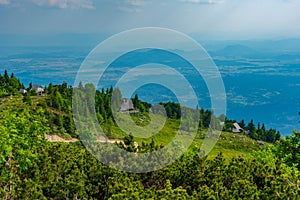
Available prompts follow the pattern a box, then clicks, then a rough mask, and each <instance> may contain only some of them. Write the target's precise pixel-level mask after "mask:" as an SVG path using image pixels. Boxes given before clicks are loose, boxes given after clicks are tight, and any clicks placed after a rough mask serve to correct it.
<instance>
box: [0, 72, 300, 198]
mask: <svg viewBox="0 0 300 200" xmlns="http://www.w3.org/2000/svg"><path fill="white" fill-rule="evenodd" d="M32 88H33V86H32V84H31V85H30V86H29V87H28V88H25V87H24V85H22V83H20V81H19V80H18V79H17V78H16V77H14V75H11V76H8V73H7V72H5V73H4V75H3V76H2V75H1V76H0V91H1V98H0V102H1V104H0V113H1V115H0V134H1V138H2V139H1V140H0V143H1V144H0V147H1V148H0V155H1V159H0V173H1V175H0V198H2V199H299V198H300V189H299V184H300V180H299V170H300V153H299V152H300V151H299V149H300V133H299V132H297V131H296V130H295V131H294V132H293V134H292V135H291V136H288V137H285V138H280V135H279V133H278V132H277V131H276V130H273V129H269V130H267V129H266V128H265V126H264V125H263V124H262V125H257V126H256V125H254V122H253V121H250V122H249V123H248V124H247V125H246V124H245V123H244V122H243V121H241V122H239V123H238V124H239V125H240V126H241V128H242V129H243V131H242V132H241V133H231V130H232V128H233V127H232V126H233V124H234V123H236V121H234V120H229V119H226V120H225V126H224V130H225V131H226V132H225V133H223V134H222V135H221V136H220V140H219V141H218V143H217V145H216V146H215V149H214V150H213V151H212V154H210V155H209V156H208V157H204V158H201V157H200V155H199V151H200V146H201V142H202V141H203V138H204V137H205V136H206V134H207V128H208V126H209V122H210V119H211V117H212V118H214V120H213V121H214V122H215V123H216V124H214V126H217V125H219V124H220V123H219V122H220V121H221V119H222V118H226V117H225V116H219V117H217V116H214V114H213V113H212V112H211V111H209V110H204V109H199V114H200V115H199V116H200V119H199V129H198V133H197V135H196V138H195V141H194V143H193V144H192V146H191V147H190V148H189V149H188V151H187V152H185V154H184V155H183V156H182V157H180V159H178V160H176V161H175V162H174V163H172V164H171V165H169V166H167V167H165V168H163V169H161V170H158V171H154V172H148V173H141V174H134V173H126V172H120V171H117V170H115V169H112V168H110V167H108V166H105V165H103V164H102V163H101V162H99V161H98V160H97V159H96V158H94V156H93V155H92V154H91V153H90V152H89V151H88V150H86V148H85V147H84V146H83V144H82V143H81V142H80V140H79V141H78V142H74V143H51V142H48V141H47V140H46V139H45V134H58V135H61V136H63V137H66V138H68V137H78V135H77V134H76V130H75V125H74V121H73V116H72V107H71V106H72V105H71V100H72V91H73V89H74V88H72V87H70V86H68V85H67V84H66V83H63V84H61V85H52V84H49V85H48V86H47V87H45V88H44V92H42V93H40V94H38V93H37V92H35V91H33V90H32ZM20 89H26V90H27V92H26V93H25V94H21V93H20V92H19V90H20ZM78 89H80V90H95V88H94V87H93V86H92V85H89V84H87V85H84V86H83V85H79V86H78ZM115 90H118V89H113V88H109V89H102V90H101V91H96V97H95V111H96V115H97V118H98V121H99V123H100V124H101V126H103V127H104V128H103V129H104V130H105V133H106V135H107V136H108V137H110V138H119V139H122V140H123V141H124V144H118V146H119V147H120V148H123V149H125V150H127V151H131V152H136V153H142V152H152V151H155V150H157V149H159V148H161V146H164V145H166V143H167V142H168V141H170V139H171V138H172V137H173V136H174V134H175V132H176V128H178V123H179V122H178V120H179V118H180V105H178V104H177V103H173V102H167V103H161V105H162V106H164V107H165V109H166V114H167V116H168V122H167V125H168V126H167V127H164V129H163V130H162V131H161V132H160V133H159V134H158V135H157V136H154V137H152V138H150V139H149V140H141V139H139V138H135V137H132V136H130V135H126V134H124V133H123V132H122V131H120V130H119V129H118V127H117V125H116V124H115V121H114V119H113V116H112V112H111V109H110V107H111V106H110V104H111V99H110V98H111V96H112V94H113V92H114V91H115ZM132 101H133V107H134V108H133V109H134V112H132V114H131V115H132V118H133V119H134V120H135V121H136V122H137V123H138V122H139V123H140V124H139V125H140V126H143V125H144V123H146V124H147V123H148V122H147V119H148V115H149V108H150V105H149V104H148V103H145V102H142V101H140V100H139V99H138V96H137V95H136V97H134V98H133V99H132ZM140 119H144V121H143V122H141V121H140ZM218 120H219V121H218ZM258 140H264V141H266V143H264V144H262V143H258ZM135 141H137V142H138V143H139V145H138V146H135V144H134V142H135ZM268 142H270V143H268ZM271 143H273V144H271ZM116 145H117V144H116ZM170 156H172V155H170ZM116 158H122V155H116ZM164 159H168V158H164V157H162V158H161V160H164ZM120 164H123V165H126V163H122V162H120ZM148 164H149V165H151V164H152V163H148Z"/></svg>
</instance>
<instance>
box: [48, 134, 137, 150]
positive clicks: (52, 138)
mask: <svg viewBox="0 0 300 200" xmlns="http://www.w3.org/2000/svg"><path fill="white" fill-rule="evenodd" d="M45 137H46V140H47V141H48V142H66V143H69V142H78V139H77V138H71V139H64V138H62V137H60V136H58V135H47V134H46V135H45ZM97 141H98V142H102V143H104V142H109V143H121V142H122V143H123V140H120V139H108V140H106V139H105V138H104V137H99V138H98V140H97ZM134 146H135V147H136V148H137V147H138V143H137V142H134Z"/></svg>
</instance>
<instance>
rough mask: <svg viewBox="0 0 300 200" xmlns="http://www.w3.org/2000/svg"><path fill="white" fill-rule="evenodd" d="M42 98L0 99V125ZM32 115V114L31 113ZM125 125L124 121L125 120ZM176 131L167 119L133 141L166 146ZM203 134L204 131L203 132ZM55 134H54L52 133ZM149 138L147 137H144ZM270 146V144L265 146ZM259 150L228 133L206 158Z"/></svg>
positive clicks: (198, 140)
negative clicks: (29, 101)
mask: <svg viewBox="0 0 300 200" xmlns="http://www.w3.org/2000/svg"><path fill="white" fill-rule="evenodd" d="M43 99H44V97H33V99H32V100H33V105H32V106H29V105H27V104H25V103H23V102H22V96H13V97H6V98H1V99H0V123H1V120H2V119H3V118H5V115H4V114H3V113H4V112H3V111H4V110H7V111H9V112H8V113H10V112H18V110H20V109H22V108H28V109H30V110H36V109H38V108H41V107H39V106H37V105H38V103H40V102H41V101H43ZM33 113H34V112H33ZM161 121H163V119H155V120H154V125H153V124H152V125H153V126H152V127H155V126H156V125H157V127H158V126H159V125H158V123H160V122H161ZM125 123H126V120H125ZM177 129H178V121H175V120H170V119H168V120H167V121H166V122H165V126H164V127H163V129H161V130H160V129H159V130H160V131H159V133H158V134H155V132H152V133H151V134H152V135H153V136H152V137H150V138H145V139H143V138H135V139H134V140H135V141H137V142H138V143H139V144H141V143H142V142H146V143H148V142H151V139H152V138H153V140H154V141H155V143H156V144H159V145H163V146H164V145H167V144H168V143H169V142H170V141H171V140H172V139H173V138H174V136H175V135H176V133H177ZM145 130H147V129H141V130H140V132H139V133H138V134H142V131H145ZM132 131H133V132H134V130H133V129H132V130H130V132H132ZM204 132H205V131H204ZM54 134H55V133H54ZM124 136H126V134H125V132H124V131H122V130H120V129H119V128H117V127H113V128H112V134H111V137H112V138H120V139H123V138H124ZM146 136H149V135H146ZM180 138H181V139H182V140H183V141H184V140H185V136H184V134H182V135H180ZM202 142H203V139H201V138H200V137H199V135H197V136H196V137H195V139H194V142H193V145H197V146H201V144H202ZM265 145H270V144H265ZM260 148H261V145H259V144H258V143H257V141H255V140H252V139H250V138H248V137H247V136H245V135H242V134H234V133H228V132H224V133H222V134H221V136H220V138H219V140H218V142H217V143H216V145H215V146H214V148H213V150H212V151H211V152H210V153H209V155H208V158H212V157H215V156H216V155H217V154H218V153H219V152H222V153H223V155H224V157H225V158H231V157H235V156H251V153H252V152H253V151H254V150H258V149H260Z"/></svg>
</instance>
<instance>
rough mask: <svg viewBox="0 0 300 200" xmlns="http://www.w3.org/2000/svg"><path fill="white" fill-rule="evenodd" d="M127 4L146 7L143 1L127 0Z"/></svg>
mask: <svg viewBox="0 0 300 200" xmlns="http://www.w3.org/2000/svg"><path fill="white" fill-rule="evenodd" d="M125 3H126V4H128V5H131V6H144V5H145V2H144V1H143V0H125Z"/></svg>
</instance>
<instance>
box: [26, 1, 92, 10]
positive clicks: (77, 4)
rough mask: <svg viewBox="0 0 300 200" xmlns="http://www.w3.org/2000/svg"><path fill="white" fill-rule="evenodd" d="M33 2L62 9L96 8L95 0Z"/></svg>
mask: <svg viewBox="0 0 300 200" xmlns="http://www.w3.org/2000/svg"><path fill="white" fill-rule="evenodd" d="M32 2H33V3H35V4H37V5H39V6H50V7H57V8H61V9H65V8H71V9H77V8H85V9H93V8H94V5H93V0H32Z"/></svg>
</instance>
